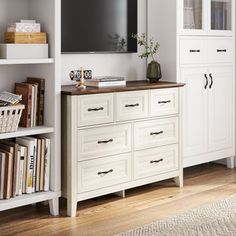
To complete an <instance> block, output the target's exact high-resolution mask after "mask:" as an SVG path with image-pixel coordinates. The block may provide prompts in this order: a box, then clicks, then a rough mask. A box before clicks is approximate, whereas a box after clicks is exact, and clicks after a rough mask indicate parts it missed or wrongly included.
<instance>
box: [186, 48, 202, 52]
mask: <svg viewBox="0 0 236 236" xmlns="http://www.w3.org/2000/svg"><path fill="white" fill-rule="evenodd" d="M189 52H201V50H200V49H197V50H192V49H190V50H189Z"/></svg>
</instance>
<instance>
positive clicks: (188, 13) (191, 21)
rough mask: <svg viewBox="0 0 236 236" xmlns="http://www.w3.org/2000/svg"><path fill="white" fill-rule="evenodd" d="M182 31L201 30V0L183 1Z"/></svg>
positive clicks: (202, 24)
mask: <svg viewBox="0 0 236 236" xmlns="http://www.w3.org/2000/svg"><path fill="white" fill-rule="evenodd" d="M183 15H184V17H183V21H184V22H183V28H184V30H203V28H204V23H203V0H184V5H183Z"/></svg>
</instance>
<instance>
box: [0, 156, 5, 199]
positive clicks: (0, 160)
mask: <svg viewBox="0 0 236 236" xmlns="http://www.w3.org/2000/svg"><path fill="white" fill-rule="evenodd" d="M4 174H5V158H4V154H0V199H3V193H4Z"/></svg>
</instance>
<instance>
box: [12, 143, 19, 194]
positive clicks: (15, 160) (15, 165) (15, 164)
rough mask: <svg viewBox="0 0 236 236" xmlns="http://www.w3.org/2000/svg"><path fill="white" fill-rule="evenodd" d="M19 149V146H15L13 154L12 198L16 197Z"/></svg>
mask: <svg viewBox="0 0 236 236" xmlns="http://www.w3.org/2000/svg"><path fill="white" fill-rule="evenodd" d="M18 149H19V147H18V144H15V145H14V152H13V170H12V171H13V177H12V178H13V179H12V197H15V196H16V188H17V172H18V163H19V161H18V160H19V156H18Z"/></svg>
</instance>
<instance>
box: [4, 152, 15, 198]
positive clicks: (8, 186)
mask: <svg viewBox="0 0 236 236" xmlns="http://www.w3.org/2000/svg"><path fill="white" fill-rule="evenodd" d="M12 174H13V157H12V155H9V156H8V157H7V158H6V162H5V176H4V180H5V181H4V196H3V198H4V199H9V198H10V197H11V196H12Z"/></svg>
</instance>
